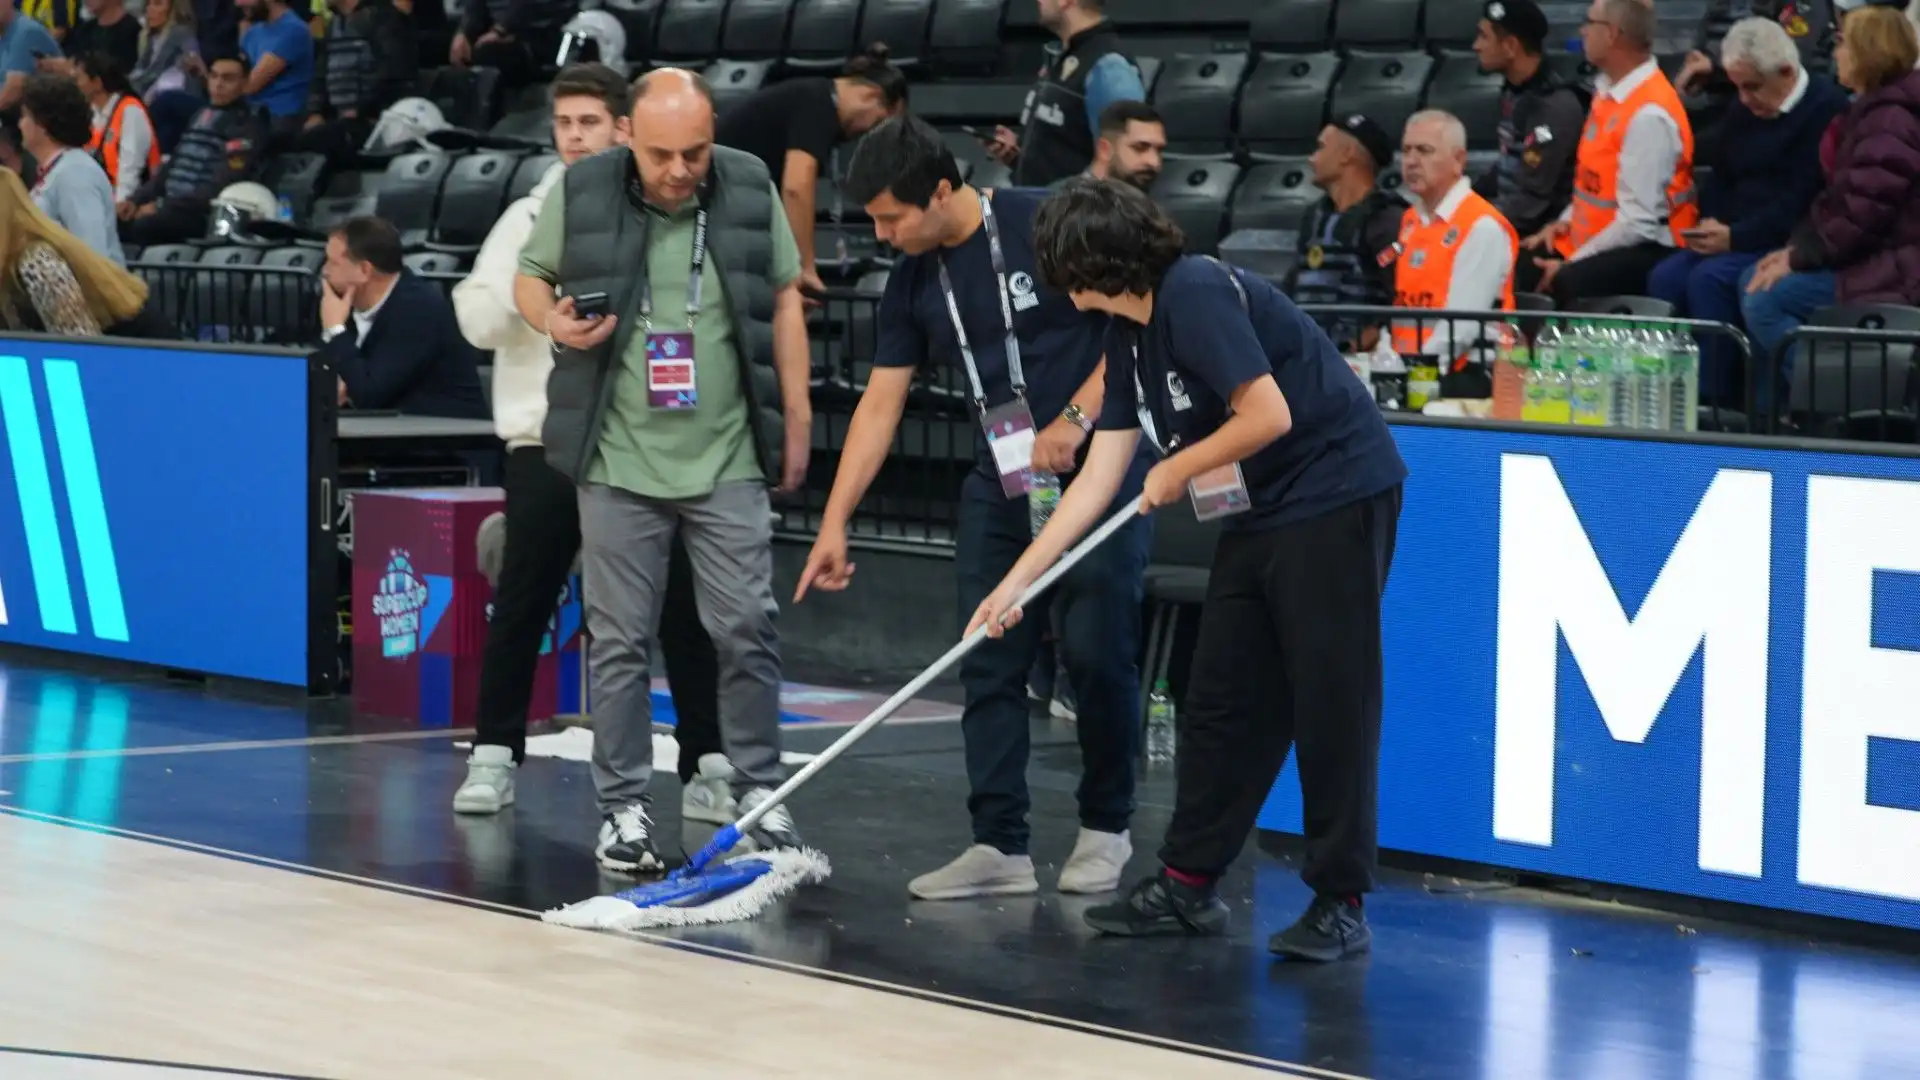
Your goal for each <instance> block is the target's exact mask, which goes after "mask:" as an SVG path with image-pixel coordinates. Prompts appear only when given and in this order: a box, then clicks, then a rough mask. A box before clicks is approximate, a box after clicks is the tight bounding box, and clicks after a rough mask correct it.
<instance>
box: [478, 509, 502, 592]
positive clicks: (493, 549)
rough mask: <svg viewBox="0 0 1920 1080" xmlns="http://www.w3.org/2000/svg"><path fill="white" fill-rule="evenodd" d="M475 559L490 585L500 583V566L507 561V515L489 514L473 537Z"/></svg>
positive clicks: (481, 573) (481, 574)
mask: <svg viewBox="0 0 1920 1080" xmlns="http://www.w3.org/2000/svg"><path fill="white" fill-rule="evenodd" d="M473 552H474V555H473V557H474V561H475V562H476V563H477V564H478V566H479V570H480V576H481V577H484V578H486V579H487V584H488V585H490V586H493V585H498V584H499V583H500V567H501V566H502V565H503V564H504V563H505V562H506V561H507V515H505V514H501V513H493V514H488V515H487V517H486V520H485V521H482V522H481V523H480V529H479V531H478V532H477V533H475V535H474V538H473Z"/></svg>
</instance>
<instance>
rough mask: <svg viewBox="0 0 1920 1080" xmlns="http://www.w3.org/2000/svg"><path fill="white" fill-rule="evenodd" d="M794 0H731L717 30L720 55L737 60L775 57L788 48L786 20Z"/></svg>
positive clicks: (790, 17) (790, 16) (771, 58)
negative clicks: (722, 23)
mask: <svg viewBox="0 0 1920 1080" xmlns="http://www.w3.org/2000/svg"><path fill="white" fill-rule="evenodd" d="M792 21H793V0H733V4H732V5H731V6H729V7H728V8H727V21H726V24H725V28H724V29H723V30H722V31H721V34H720V52H721V55H722V56H725V57H728V58H729V59H738V60H777V59H779V58H780V57H781V56H782V55H784V54H785V53H786V51H787V24H788V23H790V22H792Z"/></svg>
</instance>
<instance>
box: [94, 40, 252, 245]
mask: <svg viewBox="0 0 1920 1080" xmlns="http://www.w3.org/2000/svg"><path fill="white" fill-rule="evenodd" d="M246 85H247V61H246V59H245V58H243V57H239V56H223V57H219V58H217V59H215V60H214V62H213V64H212V65H211V66H210V67H209V68H208V70H207V95H208V97H209V99H210V104H209V106H208V107H207V108H205V109H202V110H200V113H199V115H197V116H195V117H194V119H193V126H192V127H190V128H188V129H187V133H186V134H185V135H183V136H181V138H180V145H179V146H177V147H175V148H174V151H173V156H172V157H169V158H168V159H167V160H166V162H165V163H164V164H162V165H161V166H160V171H159V172H157V173H155V174H154V176H153V179H151V180H149V181H147V182H146V183H145V184H142V185H141V186H140V190H139V191H136V192H134V193H133V197H132V198H131V199H128V200H126V201H125V202H123V203H121V204H120V205H119V206H118V207H117V208H116V209H117V210H118V212H119V215H120V238H121V239H122V240H125V241H126V242H127V243H129V244H137V245H139V246H141V247H148V246H151V245H153V244H172V243H179V242H182V241H186V240H192V239H194V238H196V237H200V236H203V235H205V234H206V230H207V208H208V207H209V206H210V205H212V203H213V200H214V197H215V196H217V195H219V194H220V192H221V191H223V190H225V189H226V187H227V185H228V184H237V183H239V182H240V181H242V180H246V179H249V178H251V177H252V176H253V174H254V171H255V170H256V169H258V168H259V167H260V156H261V153H262V151H263V149H264V148H265V146H266V130H265V127H264V125H263V124H262V123H261V120H260V116H259V114H258V113H256V112H255V111H254V110H253V108H252V107H251V106H250V105H248V104H247V103H246V101H245V100H244V99H243V98H242V97H241V95H242V93H243V92H244V90H245V87H246Z"/></svg>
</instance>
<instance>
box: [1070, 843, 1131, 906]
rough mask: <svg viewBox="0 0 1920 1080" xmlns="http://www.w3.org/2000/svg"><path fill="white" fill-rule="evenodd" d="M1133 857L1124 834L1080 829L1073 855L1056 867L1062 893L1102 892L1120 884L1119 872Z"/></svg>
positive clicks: (1113, 888) (1111, 889)
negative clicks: (1058, 868)
mask: <svg viewBox="0 0 1920 1080" xmlns="http://www.w3.org/2000/svg"><path fill="white" fill-rule="evenodd" d="M1132 857H1133V840H1132V838H1131V836H1129V834H1127V833H1123V832H1121V833H1110V832H1096V831H1094V830H1093V829H1081V830H1080V839H1079V840H1077V841H1076V842H1075V843H1074V845H1073V854H1072V855H1069V856H1068V857H1067V864H1066V865H1065V866H1062V867H1061V868H1060V891H1061V892H1063V893H1106V892H1112V891H1113V890H1115V889H1118V888H1119V887H1120V872H1121V871H1122V870H1125V869H1126V868H1127V860H1128V859H1130V858H1132Z"/></svg>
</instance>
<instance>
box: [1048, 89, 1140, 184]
mask: <svg viewBox="0 0 1920 1080" xmlns="http://www.w3.org/2000/svg"><path fill="white" fill-rule="evenodd" d="M1166 152H1167V125H1166V122H1165V121H1163V120H1161V119H1160V112H1159V110H1157V109H1155V108H1154V107H1153V106H1151V105H1149V104H1147V103H1146V102H1144V101H1116V102H1114V103H1113V104H1111V105H1109V106H1107V109H1106V111H1105V112H1103V113H1101V114H1100V140H1099V141H1098V142H1096V143H1095V144H1094V149H1093V164H1091V165H1088V166H1087V171H1086V172H1084V173H1081V174H1080V175H1082V176H1091V177H1093V178H1094V179H1095V180H1118V181H1120V182H1122V183H1126V184H1132V185H1133V186H1134V187H1137V188H1139V189H1140V190H1141V191H1152V190H1153V182H1154V181H1155V180H1158V179H1160V169H1161V167H1162V166H1163V165H1164V160H1163V155H1164V154H1165V153H1166ZM1072 179H1073V178H1072V177H1067V178H1066V179H1063V180H1058V181H1055V182H1054V184H1053V185H1052V186H1054V187H1056V188H1058V187H1064V186H1065V185H1066V184H1067V182H1068V181H1070V180H1072Z"/></svg>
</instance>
